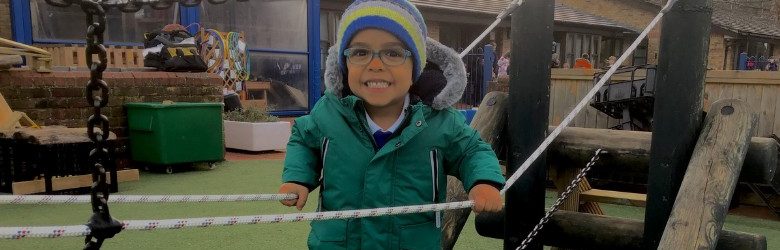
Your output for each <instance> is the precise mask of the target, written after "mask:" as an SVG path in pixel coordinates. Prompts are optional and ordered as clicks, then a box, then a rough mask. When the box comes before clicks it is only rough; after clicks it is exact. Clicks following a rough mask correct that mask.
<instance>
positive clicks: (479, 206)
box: [469, 184, 504, 213]
mask: <svg viewBox="0 0 780 250" xmlns="http://www.w3.org/2000/svg"><path fill="white" fill-rule="evenodd" d="M469 199H470V200H473V201H474V207H473V208H472V210H473V211H474V212H476V213H481V212H491V213H495V212H499V211H501V209H502V208H503V207H504V203H503V201H501V194H500V193H499V192H498V189H496V188H495V187H493V186H491V185H488V184H478V185H476V186H474V187H473V188H471V191H469Z"/></svg>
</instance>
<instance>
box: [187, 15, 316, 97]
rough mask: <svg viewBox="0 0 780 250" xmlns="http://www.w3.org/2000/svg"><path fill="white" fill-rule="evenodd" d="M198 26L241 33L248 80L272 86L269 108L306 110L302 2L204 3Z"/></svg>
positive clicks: (305, 41) (304, 36)
mask: <svg viewBox="0 0 780 250" xmlns="http://www.w3.org/2000/svg"><path fill="white" fill-rule="evenodd" d="M227 17H230V18H227ZM200 24H201V25H202V27H204V28H209V29H216V30H219V31H222V32H228V31H234V32H244V34H245V36H246V41H247V44H248V49H249V57H250V77H249V78H250V80H252V81H265V82H271V89H270V90H269V92H268V106H269V109H270V110H273V111H291V110H306V109H307V108H308V107H309V103H308V96H309V81H308V76H309V71H308V70H309V65H308V54H309V51H308V44H309V43H308V42H309V41H308V35H307V34H308V28H307V26H308V20H307V2H306V0H275V1H228V2H226V3H224V4H211V3H209V2H207V1H203V2H202V4H201V21H200ZM315 28H316V27H315ZM319 28H320V29H321V28H322V26H321V27H319ZM325 49H327V48H325ZM317 52H318V51H312V52H311V53H317ZM320 53H321V52H320Z"/></svg>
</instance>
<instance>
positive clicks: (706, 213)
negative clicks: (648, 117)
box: [658, 99, 758, 249]
mask: <svg viewBox="0 0 780 250" xmlns="http://www.w3.org/2000/svg"><path fill="white" fill-rule="evenodd" d="M757 123H758V116H757V115H756V114H754V113H753V112H751V111H750V110H749V109H748V107H747V104H745V103H744V102H743V101H741V100H737V99H730V100H720V101H718V102H716V103H714V104H713V105H712V108H711V109H710V112H709V113H708V114H707V119H706V120H705V123H704V128H702V132H701V135H700V136H699V140H698V142H697V143H696V148H695V149H694V151H693V155H692V156H691V162H690V164H689V165H688V171H687V172H686V173H685V179H683V182H682V185H681V186H680V192H678V193H677V199H676V200H675V201H674V209H673V210H672V214H671V215H670V217H669V220H668V222H667V223H666V229H665V230H664V233H663V237H662V238H661V242H660V245H659V246H658V249H715V247H716V245H717V243H718V237H720V231H721V229H722V228H723V222H724V220H725V219H726V214H727V213H728V208H729V204H730V203H731V197H732V195H733V194H734V188H735V187H736V186H737V178H738V177H739V173H740V170H742V162H743V161H744V160H745V154H746V153H747V149H748V142H749V141H750V135H751V134H753V130H754V129H755V127H756V125H757Z"/></svg>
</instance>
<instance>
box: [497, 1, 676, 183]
mask: <svg viewBox="0 0 780 250" xmlns="http://www.w3.org/2000/svg"><path fill="white" fill-rule="evenodd" d="M675 2H677V0H669V2H667V3H666V6H664V8H663V9H662V10H661V12H659V13H658V15H656V16H655V18H654V19H653V21H651V22H650V24H649V25H647V27H646V28H645V30H644V31H642V33H641V34H639V36H638V37H637V38H636V40H634V43H632V44H631V46H629V47H628V49H627V50H626V51H625V52H623V55H621V56H620V58H618V60H617V61H616V62H615V64H613V65H612V66H611V67H609V70H608V71H607V73H606V74H604V77H602V78H601V80H599V82H598V83H596V86H593V89H591V90H590V92H588V94H587V95H585V97H584V98H582V100H581V101H580V103H578V104H577V106H576V107H574V110H572V111H571V113H569V115H567V116H566V118H564V119H563V121H562V122H561V123H560V124H559V125H558V127H556V128H555V130H553V132H552V133H550V135H548V136H547V138H545V139H544V141H543V142H542V144H541V145H539V147H538V148H536V151H534V152H533V154H531V156H529V157H528V159H526V160H525V162H523V165H520V167H519V168H518V169H517V171H515V173H514V174H512V176H511V177H509V179H507V181H506V185H505V186H504V189H502V190H501V195H504V194H506V191H507V190H508V189H509V187H511V186H512V184H514V183H515V181H517V179H519V178H520V176H522V175H523V173H525V171H527V170H528V168H529V167H530V166H531V163H533V162H535V161H536V158H539V156H540V155H541V154H542V152H544V151H545V150H547V147H548V146H550V143H552V141H553V140H555V138H556V137H558V135H559V134H560V133H561V131H563V129H564V128H566V127H568V126H569V123H571V121H572V120H573V119H574V117H575V116H577V114H579V113H580V111H582V109H583V108H584V107H585V105H588V102H590V100H591V99H593V96H594V95H596V92H598V91H599V89H601V87H602V86H604V83H605V82H606V81H607V80H609V78H610V77H612V74H614V73H615V71H616V70H617V69H618V67H620V65H622V64H623V62H624V61H625V60H626V59H627V58H628V56H629V55H631V54H632V53H634V50H635V49H636V47H637V46H639V43H641V42H642V40H644V39H645V37H647V34H648V33H650V30H652V29H653V28H654V27H655V26H656V25H657V24H658V21H660V20H661V17H663V16H664V14H666V13H667V12H669V10H670V9H671V8H672V6H673V5H674V3H675Z"/></svg>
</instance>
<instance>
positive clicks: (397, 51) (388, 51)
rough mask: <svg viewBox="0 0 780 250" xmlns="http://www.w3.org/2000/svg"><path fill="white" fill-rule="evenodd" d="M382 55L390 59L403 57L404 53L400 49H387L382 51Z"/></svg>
mask: <svg viewBox="0 0 780 250" xmlns="http://www.w3.org/2000/svg"><path fill="white" fill-rule="evenodd" d="M382 55H384V56H388V57H393V58H398V57H403V56H404V53H403V51H401V50H400V49H386V50H384V51H382Z"/></svg>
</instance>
